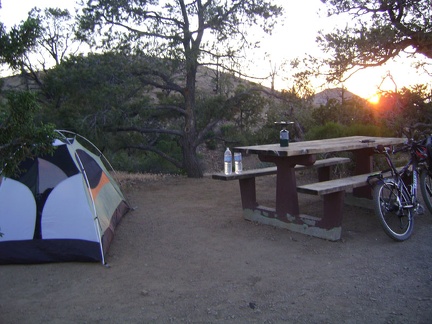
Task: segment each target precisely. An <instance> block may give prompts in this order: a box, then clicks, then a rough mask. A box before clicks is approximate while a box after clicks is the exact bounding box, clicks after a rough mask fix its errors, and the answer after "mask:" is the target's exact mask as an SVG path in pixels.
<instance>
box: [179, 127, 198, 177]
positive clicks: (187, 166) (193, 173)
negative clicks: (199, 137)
mask: <svg viewBox="0 0 432 324" xmlns="http://www.w3.org/2000/svg"><path fill="white" fill-rule="evenodd" d="M190 137H191V136H190V135H189V134H185V137H184V138H183V143H182V148H183V168H184V170H185V171H186V174H187V176H188V177H189V178H202V177H203V172H202V169H201V165H200V163H199V160H198V157H197V154H196V147H195V145H193V141H194V139H193V138H190Z"/></svg>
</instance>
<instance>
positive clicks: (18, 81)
mask: <svg viewBox="0 0 432 324" xmlns="http://www.w3.org/2000/svg"><path fill="white" fill-rule="evenodd" d="M215 77H216V71H214V70H213V69H210V68H207V67H200V68H199V69H198V73H197V80H198V82H197V89H198V90H201V91H203V92H207V93H211V92H213V93H214V92H215V90H216V89H215ZM219 77H220V78H221V79H224V82H225V83H226V82H228V89H224V90H225V91H224V92H232V91H233V90H234V89H235V88H236V87H237V86H238V85H240V84H244V85H248V86H255V87H261V88H263V89H265V90H267V93H270V92H272V91H271V90H270V88H267V87H264V86H260V85H258V84H256V83H253V82H250V81H247V80H244V79H242V78H240V77H235V76H233V75H229V74H225V73H220V74H219ZM2 81H3V90H19V89H28V90H35V89H38V85H37V84H36V83H35V82H34V81H33V80H32V79H30V78H28V77H25V76H23V75H14V76H9V77H5V78H3V79H2ZM221 90H222V89H221ZM331 99H332V100H337V101H339V102H342V101H344V100H351V99H358V100H364V99H363V98H361V97H359V96H357V95H356V94H354V93H352V92H350V91H348V90H347V89H345V88H332V89H325V90H323V91H321V92H318V93H316V94H315V96H314V99H313V105H314V106H315V107H319V106H320V105H326V104H327V102H328V101H329V100H331Z"/></svg>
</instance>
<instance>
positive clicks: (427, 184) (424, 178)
mask: <svg viewBox="0 0 432 324" xmlns="http://www.w3.org/2000/svg"><path fill="white" fill-rule="evenodd" d="M420 190H421V193H422V196H423V200H424V202H425V204H426V206H427V209H429V213H431V214H432V175H431V173H430V172H429V170H426V169H424V170H422V171H421V172H420Z"/></svg>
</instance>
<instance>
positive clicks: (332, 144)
mask: <svg viewBox="0 0 432 324" xmlns="http://www.w3.org/2000/svg"><path fill="white" fill-rule="evenodd" d="M404 142H405V139H403V138H395V137H370V136H350V137H340V138H331V139H323V140H314V141H304V142H292V143H289V146H288V147H281V146H280V145H279V144H268V145H255V146H240V147H234V148H233V151H234V152H241V153H242V154H244V155H248V154H257V155H258V158H259V159H260V160H261V161H262V162H271V163H274V164H275V165H276V167H277V173H276V208H275V209H274V210H273V209H271V208H267V207H263V206H253V205H252V204H254V203H255V204H256V202H253V201H250V204H248V202H247V200H248V199H249V198H248V197H246V195H247V190H244V192H242V201H243V202H245V201H246V204H244V206H243V208H244V213H245V218H247V219H249V220H253V221H258V222H261V223H264V224H271V225H275V226H279V225H281V226H282V227H286V228H289V229H291V230H294V231H299V232H304V231H305V225H307V223H308V222H309V221H308V219H309V220H310V219H311V217H310V216H306V215H301V214H300V211H299V204H298V195H297V183H296V175H295V169H294V167H295V166H296V165H305V166H308V165H313V164H314V163H315V161H316V155H317V154H323V153H334V152H343V151H349V152H352V153H353V154H354V163H355V174H357V175H360V174H367V173H370V172H372V167H373V154H374V148H375V147H376V146H377V145H384V146H391V145H397V144H402V143H404ZM365 177H366V176H365ZM254 185H255V184H254ZM253 190H255V189H253ZM243 194H244V195H245V197H243ZM342 194H344V192H342ZM354 194H355V195H357V196H367V195H368V194H369V195H370V189H369V188H356V189H354ZM337 199H338V201H340V200H341V199H343V198H340V195H339V196H338V198H337ZM329 201H331V200H329ZM245 206H246V208H245ZM336 208H338V207H337V206H335V209H336ZM327 209H328V208H327ZM327 213H329V212H328V210H327ZM305 216H306V217H305ZM324 216H326V215H324ZM312 218H313V217H312ZM281 222H282V223H281ZM308 230H310V229H308ZM327 230H328V229H326V230H325V231H327ZM337 230H338V231H339V232H340V228H339V229H337ZM316 231H318V232H319V231H320V230H319V229H313V230H312V232H316ZM307 234H311V233H307ZM311 235H314V234H313V233H312V234H311ZM338 235H339V236H340V234H338ZM338 235H336V236H334V237H337V236H338ZM315 236H319V237H327V234H324V235H322V234H320V233H318V234H317V235H315ZM330 237H332V234H331V235H330Z"/></svg>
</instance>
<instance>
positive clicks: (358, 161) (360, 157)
mask: <svg viewBox="0 0 432 324" xmlns="http://www.w3.org/2000/svg"><path fill="white" fill-rule="evenodd" d="M353 153H354V158H355V174H365V173H370V172H372V170H373V154H374V150H373V149H371V148H367V149H362V150H357V151H353ZM353 195H354V196H356V197H362V198H372V193H371V189H370V187H369V186H365V187H360V188H354V189H353Z"/></svg>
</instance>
